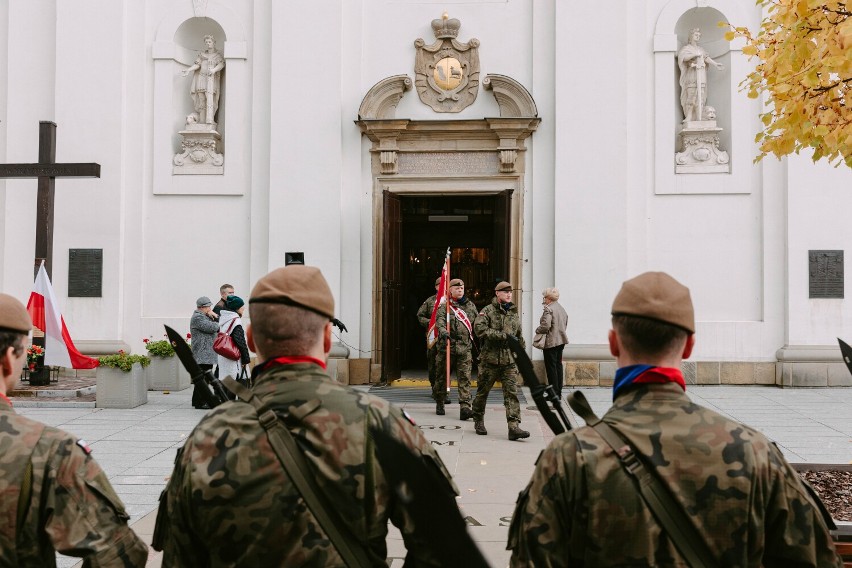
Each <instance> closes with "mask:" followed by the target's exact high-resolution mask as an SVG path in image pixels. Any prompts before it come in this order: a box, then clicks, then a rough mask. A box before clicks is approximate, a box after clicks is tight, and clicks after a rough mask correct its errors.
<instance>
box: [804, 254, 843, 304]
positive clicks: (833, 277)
mask: <svg viewBox="0 0 852 568" xmlns="http://www.w3.org/2000/svg"><path fill="white" fill-rule="evenodd" d="M808 275H809V276H810V278H809V282H810V295H809V297H810V298H842V297H843V251H842V250H809V251H808Z"/></svg>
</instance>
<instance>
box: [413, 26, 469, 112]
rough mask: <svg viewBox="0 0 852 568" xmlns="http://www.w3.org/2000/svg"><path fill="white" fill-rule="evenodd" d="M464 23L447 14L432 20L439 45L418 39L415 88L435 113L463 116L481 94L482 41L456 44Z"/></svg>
mask: <svg viewBox="0 0 852 568" xmlns="http://www.w3.org/2000/svg"><path fill="white" fill-rule="evenodd" d="M459 29H461V22H460V21H459V20H457V19H455V18H453V19H450V17H449V16H448V15H447V14H446V12H445V13H444V15H443V16H442V17H441V19H440V20H432V30H433V31H434V32H435V39H436V40H437V41H435V43H433V44H432V45H426V42H425V41H423V39H422V38H417V40H416V41H415V42H414V47H415V49H416V50H417V54H416V56H415V59H414V73H415V80H414V85H415V86H416V88H417V95H418V96H419V97H420V100H421V101H422V102H423V103H424V104H427V105H429V106H430V107H432V110H434V111H435V112H460V111H461V110H463V109H465V108H467V107H469V106H470V105H471V104H473V102H474V101H475V100H476V95H477V93H478V92H479V52H478V48H479V40H478V39H476V38H471V39H470V41H468V42H467V43H462V42H460V41H458V40H456V37H457V36H458V34H459Z"/></svg>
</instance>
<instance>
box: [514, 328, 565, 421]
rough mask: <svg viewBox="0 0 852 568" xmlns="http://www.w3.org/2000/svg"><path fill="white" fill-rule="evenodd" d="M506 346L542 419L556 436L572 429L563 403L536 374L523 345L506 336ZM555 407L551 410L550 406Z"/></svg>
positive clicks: (550, 387) (551, 388) (550, 386)
mask: <svg viewBox="0 0 852 568" xmlns="http://www.w3.org/2000/svg"><path fill="white" fill-rule="evenodd" d="M506 344H507V345H508V347H509V351H511V352H512V357H514V359H515V364H516V365H517V366H518V372H520V373H521V377H522V378H523V379H524V384H525V385H527V387H528V388H529V389H530V394H531V395H532V398H533V401H534V402H535V405H536V407H537V408H538V411H539V412H541V416H542V418H544V421H545V422H547V425H548V426H550V429H551V430H553V433H554V434H562V433H563V432H566V431H568V430H570V429H571V421H570V420H569V419H568V415H567V414H565V410H564V409H563V408H562V401H560V400H559V396H557V394H556V391H555V390H554V389H553V386H552V385H550V384H548V383H547V382H542V381H541V379H539V378H538V375H536V374H535V370H534V369H533V364H532V361H531V360H530V357H529V355H527V352H526V351H524V349H523V347H521V343H520V342H519V341H518V339H517V338H516V337H514V336H513V335H507V336H506ZM548 403H550V406H553V409H552V410H551V408H550V406H548Z"/></svg>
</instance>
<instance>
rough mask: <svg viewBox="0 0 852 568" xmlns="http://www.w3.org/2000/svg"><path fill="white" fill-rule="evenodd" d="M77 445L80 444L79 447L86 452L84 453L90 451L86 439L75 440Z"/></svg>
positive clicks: (89, 452) (87, 453)
mask: <svg viewBox="0 0 852 568" xmlns="http://www.w3.org/2000/svg"><path fill="white" fill-rule="evenodd" d="M77 445H78V446H80V449H81V450H83V451H84V452H86V455H87V456H88V455H89V454H91V453H92V448H90V447H89V443H88V442H86V440H77Z"/></svg>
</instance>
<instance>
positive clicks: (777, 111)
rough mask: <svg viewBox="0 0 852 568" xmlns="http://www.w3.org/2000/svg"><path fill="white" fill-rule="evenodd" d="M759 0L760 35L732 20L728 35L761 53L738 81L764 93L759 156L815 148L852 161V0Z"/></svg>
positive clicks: (820, 154) (752, 53)
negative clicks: (761, 10) (764, 103)
mask: <svg viewBox="0 0 852 568" xmlns="http://www.w3.org/2000/svg"><path fill="white" fill-rule="evenodd" d="M757 4H759V5H762V6H764V8H765V10H766V12H765V13H766V17H765V18H764V20H763V22H762V23H761V25H760V31H759V32H758V33H757V35H756V36H754V35H752V34H751V32H750V31H749V30H748V29H747V28H745V27H734V26H730V27H731V31H729V32H727V33H726V34H725V38H726V39H727V40H729V41H730V40H733V39H734V38H736V37H742V38H744V39H745V41H746V45H745V46H744V47H743V53H744V54H746V55H748V56H749V58H752V57H757V58H758V59H759V60H760V62H759V64H758V65H757V67H756V68H755V70H754V71H753V72H751V73H750V74H749V75H748V77H747V78H746V79H745V80H744V81H743V82H742V84H741V86H742V87H743V89H744V90H747V91H748V96H749V97H750V98H757V97H758V96H760V95H761V94H766V96H767V107H768V111H767V112H766V113H763V114H761V115H760V118H761V120H762V122H763V125H764V129H763V131H762V132H760V133H758V135H757V137H756V140H755V141H756V142H758V143H759V144H760V152H761V153H760V155H759V156H758V157H757V160H760V159H762V158H763V157H764V156H766V155H767V154H770V153H771V154H775V155H776V156H777V157H779V158H780V157H781V156H786V155H788V154H790V153H791V152H796V153H799V151H800V150H803V149H807V148H812V149H813V159H814V161H817V160H819V159H821V158H825V159H827V160H828V161H829V162H831V163H834V164H835V165H839V164H840V163H844V162H845V163H846V165H847V166H849V167H850V168H852V0H851V1H850V2H846V1H839V0H757ZM720 25H721V26H729V24H727V23H724V22H723V23H721V24H720Z"/></svg>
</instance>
